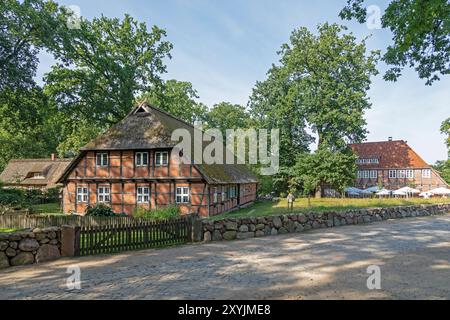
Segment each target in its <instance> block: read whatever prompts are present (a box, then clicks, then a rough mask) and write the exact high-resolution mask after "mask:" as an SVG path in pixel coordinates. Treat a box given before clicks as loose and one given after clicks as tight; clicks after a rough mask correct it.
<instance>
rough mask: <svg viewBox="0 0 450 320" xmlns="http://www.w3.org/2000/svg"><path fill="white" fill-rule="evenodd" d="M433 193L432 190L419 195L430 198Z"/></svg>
mask: <svg viewBox="0 0 450 320" xmlns="http://www.w3.org/2000/svg"><path fill="white" fill-rule="evenodd" d="M432 195H433V194H432V193H431V192H430V191H425V192H421V193H419V197H424V198H429V197H430V196H432Z"/></svg>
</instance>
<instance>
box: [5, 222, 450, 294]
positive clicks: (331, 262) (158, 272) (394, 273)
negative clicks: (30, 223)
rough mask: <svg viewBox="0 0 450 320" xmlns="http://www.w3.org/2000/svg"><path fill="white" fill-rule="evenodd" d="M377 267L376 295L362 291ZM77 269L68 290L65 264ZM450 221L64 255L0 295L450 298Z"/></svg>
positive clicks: (20, 271) (14, 273)
mask: <svg viewBox="0 0 450 320" xmlns="http://www.w3.org/2000/svg"><path fill="white" fill-rule="evenodd" d="M370 265H378V266H379V267H380V270H381V289H380V290H369V289H368V288H367V285H366V283H367V278H368V277H369V276H370V275H369V274H368V273H367V267H368V266H370ZM71 266H78V267H80V269H81V289H79V290H68V289H67V286H66V280H67V277H68V276H69V274H68V273H67V268H68V267H71ZM449 298H450V215H445V216H434V217H423V218H410V219H403V220H389V221H383V222H379V223H373V224H369V225H356V226H345V227H339V228H332V229H326V230H314V231H311V232H307V233H300V234H287V235H280V236H273V237H265V238H254V239H248V240H243V241H231V242H218V243H209V244H196V245H186V246H180V247H174V248H168V249H162V250H144V251H134V252H126V253H122V254H118V255H103V256H90V257H82V258H73V259H67V258H66V259H60V260H57V261H54V262H50V263H45V264H40V265H32V266H23V267H12V268H8V269H3V270H1V271H0V299H449Z"/></svg>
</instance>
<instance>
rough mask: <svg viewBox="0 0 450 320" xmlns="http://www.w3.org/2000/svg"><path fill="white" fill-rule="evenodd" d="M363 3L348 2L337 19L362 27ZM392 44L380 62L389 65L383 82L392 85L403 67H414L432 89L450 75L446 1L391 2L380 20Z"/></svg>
mask: <svg viewBox="0 0 450 320" xmlns="http://www.w3.org/2000/svg"><path fill="white" fill-rule="evenodd" d="M364 3H365V1H364V0H347V6H346V7H345V8H344V9H343V10H342V11H341V13H340V17H341V18H343V19H347V20H350V19H352V18H355V19H356V20H357V21H358V22H360V23H364V22H366V20H367V12H366V10H365V8H364ZM381 24H382V27H383V28H387V29H389V30H390V31H391V32H392V34H393V38H392V41H393V43H392V44H391V45H390V46H389V47H388V48H387V51H386V53H385V55H384V57H383V60H384V61H385V62H386V63H387V64H389V65H392V68H391V69H390V70H388V71H387V73H386V74H385V76H384V78H385V79H386V80H391V81H395V80H397V79H398V77H399V76H400V75H401V71H402V70H403V68H404V67H414V68H415V69H416V71H417V73H418V74H419V77H420V78H421V79H426V84H427V85H431V84H432V83H433V82H434V81H436V80H439V76H440V75H447V74H449V73H450V68H449V67H450V37H449V34H450V2H449V1H448V0H391V2H390V3H389V5H388V7H387V9H386V11H385V12H384V14H383V16H382V18H381Z"/></svg>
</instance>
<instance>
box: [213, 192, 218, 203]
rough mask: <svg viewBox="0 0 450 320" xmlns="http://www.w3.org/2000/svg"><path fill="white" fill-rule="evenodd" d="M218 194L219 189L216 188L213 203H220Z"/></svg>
mask: <svg viewBox="0 0 450 320" xmlns="http://www.w3.org/2000/svg"><path fill="white" fill-rule="evenodd" d="M218 197H219V196H218V194H217V188H214V193H213V203H217V202H219V199H218Z"/></svg>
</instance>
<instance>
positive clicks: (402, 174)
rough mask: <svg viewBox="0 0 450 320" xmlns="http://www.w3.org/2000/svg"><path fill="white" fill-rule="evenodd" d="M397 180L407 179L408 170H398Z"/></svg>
mask: <svg viewBox="0 0 450 320" xmlns="http://www.w3.org/2000/svg"><path fill="white" fill-rule="evenodd" d="M397 178H399V179H403V178H406V170H398V172H397Z"/></svg>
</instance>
